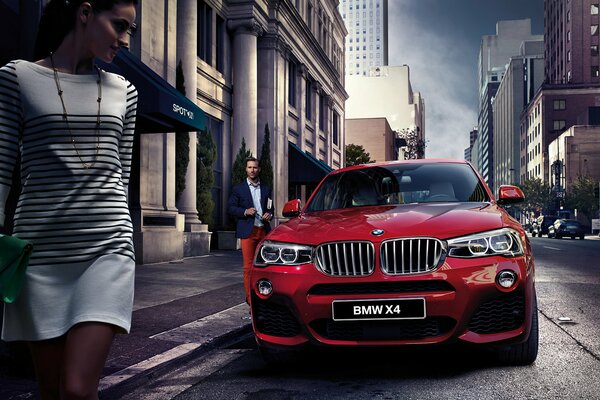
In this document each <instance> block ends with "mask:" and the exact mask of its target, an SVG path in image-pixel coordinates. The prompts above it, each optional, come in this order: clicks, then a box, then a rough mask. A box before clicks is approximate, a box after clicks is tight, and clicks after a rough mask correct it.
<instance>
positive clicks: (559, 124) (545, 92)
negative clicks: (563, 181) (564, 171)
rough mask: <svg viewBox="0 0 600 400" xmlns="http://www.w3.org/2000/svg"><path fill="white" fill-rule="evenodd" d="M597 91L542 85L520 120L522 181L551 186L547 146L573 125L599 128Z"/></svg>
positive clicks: (590, 88) (598, 92)
mask: <svg viewBox="0 0 600 400" xmlns="http://www.w3.org/2000/svg"><path fill="white" fill-rule="evenodd" d="M599 89H600V88H598V87H586V86H585V85H583V86H582V85H577V87H576V86H575V85H572V84H571V85H570V84H564V85H549V84H544V85H542V87H541V88H540V89H539V90H538V92H537V93H536V96H535V98H534V99H533V100H532V102H531V103H530V104H529V106H528V107H527V108H526V110H525V112H524V113H523V115H522V119H521V149H522V150H521V170H522V173H521V179H522V180H525V179H536V178H539V179H541V180H542V181H544V182H546V183H548V184H550V183H552V182H551V181H549V180H548V176H550V175H549V174H550V168H551V163H550V159H549V150H548V146H549V144H550V143H551V142H552V141H554V140H556V139H557V138H558V137H559V136H560V135H561V134H562V133H563V132H564V131H566V130H567V129H569V128H570V127H572V126H573V125H600V91H599ZM598 140H599V141H600V136H599V137H598ZM599 156H600V154H599ZM523 172H525V173H523Z"/></svg>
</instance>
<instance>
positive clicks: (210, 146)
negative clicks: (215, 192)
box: [196, 131, 217, 230]
mask: <svg viewBox="0 0 600 400" xmlns="http://www.w3.org/2000/svg"><path fill="white" fill-rule="evenodd" d="M216 159H217V146H216V145H215V142H214V141H213V137H212V133H211V132H210V131H208V132H199V133H198V144H197V145H196V160H197V162H196V208H197V209H198V218H200V221H202V222H204V223H205V224H208V229H209V230H213V228H214V227H213V224H214V219H213V210H214V209H215V202H214V200H213V198H212V187H213V185H214V183H215V177H214V171H213V168H214V164H215V160H216Z"/></svg>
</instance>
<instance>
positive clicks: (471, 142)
mask: <svg viewBox="0 0 600 400" xmlns="http://www.w3.org/2000/svg"><path fill="white" fill-rule="evenodd" d="M475 140H477V127H474V128H473V130H471V131H470V132H469V147H467V148H466V149H465V155H464V157H465V160H467V161H468V162H470V163H473V157H472V155H473V146H474V144H475Z"/></svg>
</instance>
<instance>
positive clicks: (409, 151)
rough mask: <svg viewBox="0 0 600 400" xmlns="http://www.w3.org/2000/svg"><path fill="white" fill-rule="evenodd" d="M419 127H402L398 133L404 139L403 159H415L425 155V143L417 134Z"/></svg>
mask: <svg viewBox="0 0 600 400" xmlns="http://www.w3.org/2000/svg"><path fill="white" fill-rule="evenodd" d="M419 132H420V129H419V127H417V128H416V129H402V130H401V131H400V132H399V133H398V135H399V137H401V138H403V139H405V140H406V147H405V149H404V159H405V160H416V159H418V158H424V157H425V147H427V143H425V141H424V140H423V139H422V138H421V137H420V136H419Z"/></svg>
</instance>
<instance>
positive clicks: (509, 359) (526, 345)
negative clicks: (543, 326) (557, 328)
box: [497, 294, 539, 365]
mask: <svg viewBox="0 0 600 400" xmlns="http://www.w3.org/2000/svg"><path fill="white" fill-rule="evenodd" d="M538 346H539V325H538V309H537V298H536V297H535V294H534V298H533V310H532V313H531V331H530V332H529V337H528V338H527V340H526V341H525V342H523V343H519V344H515V345H510V346H506V347H503V348H501V349H499V350H498V353H497V354H498V360H499V361H500V362H502V363H505V364H510V365H529V364H532V363H533V362H534V361H535V359H536V358H537V355H538Z"/></svg>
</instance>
